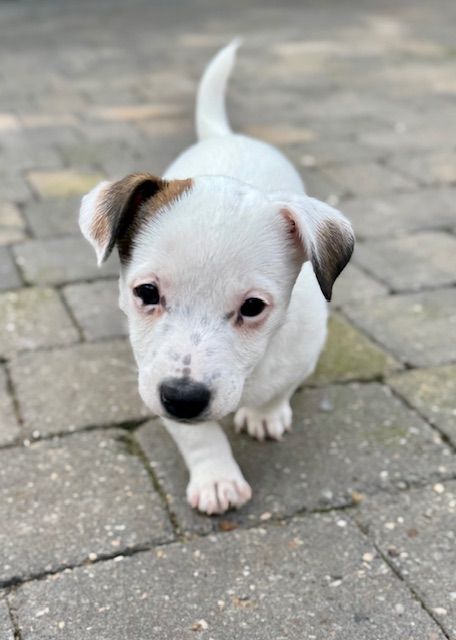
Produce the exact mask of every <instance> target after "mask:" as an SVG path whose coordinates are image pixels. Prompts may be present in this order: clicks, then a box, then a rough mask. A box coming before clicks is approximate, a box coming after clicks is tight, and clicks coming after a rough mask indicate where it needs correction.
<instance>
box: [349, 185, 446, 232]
mask: <svg viewBox="0 0 456 640" xmlns="http://www.w3.org/2000/svg"><path fill="white" fill-rule="evenodd" d="M455 203H456V189H451V188H440V189H418V190H415V191H414V192H412V193H396V194H394V195H391V194H385V195H383V194H382V195H381V196H377V197H376V198H359V199H355V200H350V201H347V202H345V203H344V204H343V207H342V208H343V211H344V213H345V214H346V215H347V216H348V217H349V218H350V220H351V221H352V223H353V225H354V228H355V231H356V233H357V235H358V236H360V237H363V238H372V237H374V238H377V237H381V236H387V237H391V235H397V234H401V233H405V232H409V231H424V230H427V229H439V228H440V229H442V228H448V227H452V226H454V220H455V216H456V204H455Z"/></svg>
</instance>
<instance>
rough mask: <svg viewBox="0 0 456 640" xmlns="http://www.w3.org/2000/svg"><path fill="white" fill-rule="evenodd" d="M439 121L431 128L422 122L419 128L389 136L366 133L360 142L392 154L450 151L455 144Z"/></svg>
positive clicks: (394, 132)
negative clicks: (434, 150) (433, 150)
mask: <svg viewBox="0 0 456 640" xmlns="http://www.w3.org/2000/svg"><path fill="white" fill-rule="evenodd" d="M437 120H438V119H435V122H434V123H432V124H431V125H429V126H427V125H426V123H424V122H420V124H419V126H418V127H409V128H405V129H400V130H397V131H391V132H390V133H389V134H387V133H385V132H384V131H382V132H379V131H372V132H370V133H364V134H361V135H360V140H361V142H362V143H363V144H367V145H372V146H374V147H377V148H381V149H387V150H389V151H391V152H392V153H398V152H406V151H409V152H410V151H415V152H417V151H423V150H424V151H428V150H432V149H438V150H441V149H449V148H451V147H452V146H453V143H452V141H451V140H450V138H449V137H448V130H447V127H445V126H439V123H438V121H437Z"/></svg>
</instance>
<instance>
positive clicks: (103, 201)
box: [92, 173, 192, 262]
mask: <svg viewBox="0 0 456 640" xmlns="http://www.w3.org/2000/svg"><path fill="white" fill-rule="evenodd" d="M191 186H192V180H191V179H190V178H189V179H186V180H170V181H168V180H162V179H161V178H158V177H156V176H154V175H152V174H150V173H132V174H131V175H129V176H126V177H125V178H123V179H122V180H118V181H117V182H114V183H113V184H112V185H110V186H109V187H107V188H106V190H105V192H104V194H103V196H102V197H101V198H100V201H99V204H98V207H97V213H96V215H95V218H94V221H93V223H92V233H93V235H94V237H95V239H96V240H97V241H98V242H100V243H102V244H104V245H106V252H105V258H106V257H108V255H109V254H110V253H111V251H112V249H113V248H114V246H115V245H116V244H117V247H118V249H119V256H120V259H121V261H122V262H126V261H127V260H128V258H129V257H130V254H131V250H132V246H133V241H134V238H135V236H136V235H137V233H138V231H139V229H140V228H141V226H142V224H143V223H144V222H146V221H147V220H149V219H150V218H151V217H152V216H153V215H155V214H156V213H157V211H158V210H160V209H162V208H163V207H166V206H169V205H170V204H171V203H172V202H174V201H175V200H177V199H178V198H179V197H180V196H182V194H183V193H184V192H185V191H187V190H188V189H190V188H191Z"/></svg>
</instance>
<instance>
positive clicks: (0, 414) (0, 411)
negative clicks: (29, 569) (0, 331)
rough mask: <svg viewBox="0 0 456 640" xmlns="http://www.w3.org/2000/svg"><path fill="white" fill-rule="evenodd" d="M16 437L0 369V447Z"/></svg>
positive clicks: (10, 398) (8, 398)
mask: <svg viewBox="0 0 456 640" xmlns="http://www.w3.org/2000/svg"><path fill="white" fill-rule="evenodd" d="M18 436H19V425H18V422H17V418H16V413H15V411H14V405H13V399H12V397H11V394H10V393H9V391H8V384H7V378H6V372H5V370H4V369H3V368H2V367H0V445H4V444H8V443H10V442H12V441H13V440H15V439H16V438H17V437H18ZM0 637H1V636H0Z"/></svg>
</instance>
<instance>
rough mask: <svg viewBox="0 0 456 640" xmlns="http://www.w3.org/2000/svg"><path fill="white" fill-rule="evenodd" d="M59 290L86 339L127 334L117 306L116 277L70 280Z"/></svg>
mask: <svg viewBox="0 0 456 640" xmlns="http://www.w3.org/2000/svg"><path fill="white" fill-rule="evenodd" d="M63 294H64V296H65V299H66V301H67V303H68V305H69V307H70V308H71V311H72V313H73V315H74V317H75V318H76V321H77V323H78V325H79V326H80V327H81V328H82V331H83V334H84V337H85V339H86V340H98V339H100V338H113V337H118V336H125V335H126V334H127V319H126V317H125V315H124V314H123V313H122V311H121V310H120V309H119V303H118V299H119V285H118V282H117V280H102V281H97V282H90V283H81V284H72V285H69V286H67V287H65V288H64V290H63Z"/></svg>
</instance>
